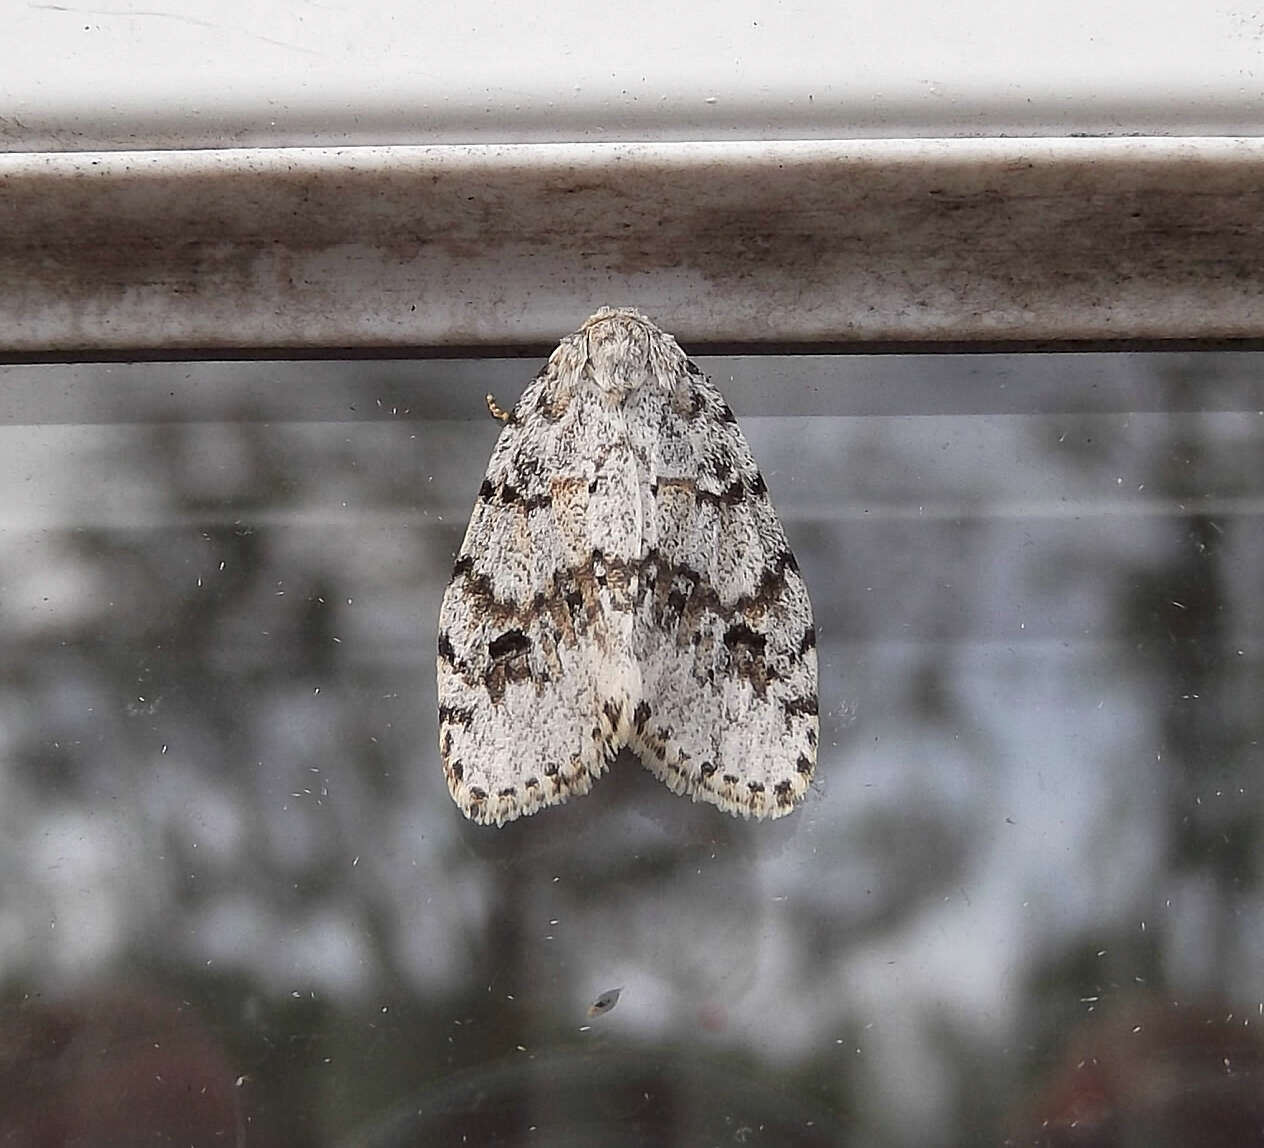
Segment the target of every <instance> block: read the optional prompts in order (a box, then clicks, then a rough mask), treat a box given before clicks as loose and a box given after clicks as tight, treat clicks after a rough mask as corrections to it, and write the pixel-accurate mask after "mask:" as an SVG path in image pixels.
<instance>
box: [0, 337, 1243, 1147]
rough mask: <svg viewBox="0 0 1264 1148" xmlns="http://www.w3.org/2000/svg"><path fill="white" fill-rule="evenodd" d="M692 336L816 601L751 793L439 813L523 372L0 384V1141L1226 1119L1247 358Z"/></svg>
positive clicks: (710, 1134)
mask: <svg viewBox="0 0 1264 1148" xmlns="http://www.w3.org/2000/svg"><path fill="white" fill-rule="evenodd" d="M699 363H700V365H701V366H702V367H703V368H704V369H705V370H707V371H708V372H709V373H710V374H711V375H712V377H713V379H714V380H715V381H716V382H717V383H718V384H719V386H720V387H721V389H722V390H723V391H724V392H725V394H726V396H727V397H728V399H729V401H730V402H731V404H732V406H733V407H734V408H735V410H736V411H737V413H738V416H739V418H740V420H741V422H742V425H743V427H744V429H745V431H746V434H747V437H748V439H749V440H750V443H751V445H752V448H753V449H754V452H755V456H756V458H757V459H758V460H759V462H760V464H761V466H762V468H763V472H764V475H765V477H766V479H767V482H768V486H769V489H770V492H771V494H772V497H773V500H774V502H775V504H776V506H777V507H778V509H779V511H780V513H781V516H782V519H783V521H784V523H785V525H786V529H787V532H788V534H789V536H790V540H791V543H792V545H793V546H794V549H795V552H796V554H797V556H798V560H799V564H800V567H801V569H802V571H803V574H804V577H805V579H806V582H807V585H808V587H809V590H810V592H811V595H812V598H813V603H814V608H815V612H816V624H817V631H818V643H819V645H818V649H819V655H820V666H821V734H820V744H821V752H820V763H819V767H818V770H817V775H816V779H815V781H814V782H813V788H812V792H810V793H809V795H808V797H807V799H806V801H805V803H804V804H803V806H802V807H800V808H799V809H798V810H797V811H795V812H794V813H793V814H792V815H790V816H788V817H785V818H783V819H781V820H778V821H776V822H770V823H758V824H756V823H746V822H742V821H740V820H736V819H733V818H731V817H728V816H726V815H725V814H723V813H721V812H719V811H718V810H716V809H715V808H714V807H712V806H709V805H701V804H698V805H695V804H692V803H690V802H688V801H687V800H684V799H682V798H679V797H676V796H673V795H672V794H671V793H670V792H668V790H667V789H666V788H665V787H664V786H662V785H661V784H659V783H658V782H657V781H655V780H654V778H653V777H651V776H650V774H648V773H647V772H645V771H644V770H642V769H641V768H640V767H639V765H637V764H636V763H635V762H634V761H633V760H632V759H630V758H627V757H621V758H619V759H618V760H617V761H616V763H615V764H614V766H613V769H612V771H611V773H610V774H608V775H607V776H606V777H604V778H603V779H601V780H600V781H599V782H598V783H597V784H596V785H595V787H594V789H593V792H592V793H591V794H589V795H588V796H586V797H582V798H579V799H576V800H573V801H571V802H570V803H569V804H567V805H565V806H562V807H558V808H552V809H546V810H544V811H542V812H540V813H539V814H537V815H535V816H532V817H528V818H523V819H521V820H519V821H516V822H514V823H512V824H509V825H507V826H505V827H503V828H501V829H495V828H484V827H479V826H476V825H473V824H471V823H469V822H467V821H466V820H465V819H464V818H463V817H462V816H461V814H460V812H459V811H458V810H457V808H456V807H455V806H454V805H453V804H452V802H451V800H450V799H449V797H448V794H447V791H446V787H445V783H444V779H443V774H442V770H441V768H440V764H439V756H438V749H437V746H436V717H435V686H434V675H435V667H434V649H435V619H436V614H437V610H438V605H439V599H440V596H441V594H442V591H443V587H444V585H445V583H446V580H447V577H448V575H449V572H450V570H451V566H452V559H453V555H454V553H455V551H456V548H457V547H458V546H459V544H460V541H461V538H462V535H463V532H464V528H465V524H466V522H467V520H468V516H469V513H470V508H471V506H472V504H473V501H474V496H475V493H476V491H477V489H478V486H479V483H480V481H481V478H482V472H483V468H484V466H485V465H486V461H487V457H488V454H489V453H490V450H491V447H492V444H493V442H494V441H495V438H496V435H497V433H498V429H499V428H498V425H497V424H496V423H495V422H494V421H492V420H491V419H490V418H488V417H487V413H486V409H485V407H484V403H483V395H484V393H485V392H487V391H491V392H493V393H494V394H495V396H496V397H497V399H498V400H499V401H500V403H501V405H502V406H508V405H509V403H511V402H512V401H513V400H514V399H515V398H516V397H517V394H518V392H519V391H520V390H521V388H522V386H523V385H524V383H525V382H526V381H527V380H528V379H529V378H530V377H531V375H532V374H533V373H534V371H535V369H536V364H529V363H526V362H522V361H512V360H496V361H487V362H468V361H462V362H447V361H431V362H422V363H402V362H390V363H383V362H357V363H298V364H294V363H207V364H147V365H138V366H132V365H127V366H123V365H114V366H104V365H93V366H75V367H69V366H30V367H10V368H5V369H3V371H0V482H2V483H3V486H2V489H3V492H4V497H3V499H0V650H2V651H3V652H4V653H3V657H0V872H3V873H4V882H3V886H2V888H3V895H2V896H0V994H2V995H0V1141H3V1142H5V1143H9V1142H12V1143H15V1144H17V1143H29V1144H45V1143H48V1144H52V1143H83V1144H118V1143H125V1142H127V1143H140V1142H146V1143H148V1142H154V1143H157V1142H162V1143H173V1144H174V1143H179V1144H194V1145H202V1144H206V1145H223V1144H238V1145H312V1146H318V1145H320V1146H323V1145H342V1144H357V1145H373V1146H376V1145H403V1144H414V1143H415V1144H427V1145H431V1144H433V1145H447V1144H453V1145H455V1144H519V1143H521V1144H595V1143H601V1144H604V1145H613V1146H621V1145H654V1144H682V1145H684V1144H689V1145H693V1144H742V1143H751V1144H755V1143H764V1144H775V1145H839V1144H857V1145H861V1144H865V1145H867V1144H875V1143H880V1144H885V1145H892V1146H903V1145H908V1146H910V1148H912V1146H914V1145H918V1146H920V1145H926V1144H944V1145H954V1144H962V1145H964V1144H976V1143H987V1144H1002V1143H1012V1144H1016V1145H1064V1144H1065V1145H1072V1144H1074V1145H1077V1146H1082V1145H1114V1144H1135V1143H1143V1142H1144V1143H1147V1144H1157V1145H1167V1144H1171V1145H1178V1144H1179V1145H1185V1144H1194V1143H1197V1144H1212V1145H1220V1144H1224V1145H1239V1144H1244V1143H1248V1142H1252V1141H1253V1140H1254V1138H1255V1137H1256V1136H1257V1135H1258V1129H1259V1127H1260V1125H1261V1122H1264V1099H1261V1094H1260V1090H1259V1088H1258V1084H1257V1073H1258V1070H1259V1065H1260V1062H1261V1050H1262V1049H1264V1045H1261V1039H1260V1038H1261V1035H1262V1034H1264V982H1262V980H1261V971H1260V965H1259V960H1258V953H1259V949H1260V944H1261V940H1262V933H1261V929H1262V926H1261V921H1262V920H1264V917H1262V916H1261V899H1260V898H1261V890H1260V888H1259V874H1260V872H1261V862H1262V861H1264V857H1262V856H1261V852H1262V849H1264V841H1262V839H1261V834H1260V826H1261V814H1260V812H1259V809H1260V806H1259V801H1260V795H1259V794H1257V792H1256V787H1257V785H1258V776H1259V772H1260V752H1261V751H1260V742H1261V739H1262V738H1264V717H1262V716H1261V715H1262V713H1264V711H1262V709H1261V706H1260V704H1259V698H1260V695H1261V672H1260V669H1261V641H1262V639H1264V614H1262V612H1261V606H1260V601H1261V594H1260V573H1259V572H1260V569H1261V566H1262V564H1264V531H1262V530H1261V527H1260V521H1259V519H1260V511H1261V507H1262V506H1264V358H1261V357H1260V356H1259V355H1257V354H1253V353H1223V354H1212V353H1206V354H1166V353H1165V354H1158V353H1156V354H1140V353H1138V354H1119V355H1105V354H1101V355H1098V354H1092V355H1089V354H1080V355H1075V354H1059V355H997V356H982V355H980V356H965V355H960V356H935V355H925V356H908V357H902V356H890V357H869V356H849V357H832V356H819V357H815V356H813V357H786V358H782V357H746V358H723V359H722V358H701V359H699Z"/></svg>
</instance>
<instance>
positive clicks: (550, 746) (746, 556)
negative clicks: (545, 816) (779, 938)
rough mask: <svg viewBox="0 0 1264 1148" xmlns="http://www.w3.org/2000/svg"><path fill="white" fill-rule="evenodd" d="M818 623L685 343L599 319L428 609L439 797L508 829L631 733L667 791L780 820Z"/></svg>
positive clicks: (617, 316)
mask: <svg viewBox="0 0 1264 1148" xmlns="http://www.w3.org/2000/svg"><path fill="white" fill-rule="evenodd" d="M816 689H817V687H816V632H815V630H814V629H813V625H812V609H811V605H810V603H809V601H808V595H807V590H806V588H805V587H804V584H803V580H802V578H801V577H800V576H799V569H798V566H797V565H796V563H795V560H794V556H793V555H792V554H791V553H790V548H789V547H788V546H787V544H786V537H785V533H784V531H783V530H782V528H781V523H780V522H779V521H778V519H777V515H776V513H775V511H774V510H773V508H772V504H771V502H770V501H769V498H768V490H767V487H766V486H765V485H764V480H763V478H762V477H761V475H760V473H759V469H758V468H757V467H756V465H755V462H754V459H753V458H752V457H751V452H750V448H749V446H748V445H747V443H746V440H745V438H744V437H743V436H742V432H741V430H740V429H739V428H738V426H737V422H736V420H735V419H734V417H733V412H732V410H730V409H729V406H728V404H727V403H726V402H725V401H724V399H723V397H722V396H721V395H720V393H719V391H718V390H716V388H715V387H714V386H712V385H711V383H710V382H709V381H708V380H707V379H706V377H705V376H704V375H703V374H702V372H701V371H699V370H698V368H697V367H696V366H694V364H692V363H691V362H689V361H688V360H687V359H686V358H685V355H684V353H683V352H682V351H681V350H680V348H679V347H678V346H677V345H676V341H675V340H674V339H673V338H672V337H671V336H670V335H667V334H665V333H664V332H663V331H660V330H659V329H658V328H657V327H656V326H654V324H652V323H651V322H650V321H649V320H648V319H646V318H645V317H644V316H642V315H640V314H638V313H637V312H635V311H631V310H609V309H606V310H602V311H599V312H597V314H595V315H593V316H592V317H591V318H590V319H589V320H588V321H587V322H586V323H585V324H584V325H583V327H581V328H580V329H579V331H577V332H576V333H575V334H574V335H571V336H569V337H568V338H566V339H564V340H563V341H562V343H561V344H560V345H559V346H558V348H557V350H555V351H554V352H553V355H552V356H551V357H550V359H549V362H548V364H547V366H546V367H545V369H544V370H543V371H542V372H541V373H540V375H539V376H537V378H536V380H535V381H534V382H533V383H532V384H531V385H530V386H528V387H527V389H526V390H525V391H524V392H523V395H522V398H521V399H520V400H519V401H518V404H517V406H515V408H514V410H513V412H512V414H511V415H510V416H509V417H508V420H507V422H506V426H505V429H504V430H503V432H502V433H501V437H500V440H499V442H498V443H497V444H496V448H495V450H494V452H493V454H492V459H491V463H490V465H489V467H488V470H487V477H486V479H485V480H484V482H483V485H482V488H481V489H480V491H479V495H478V501H477V504H476V506H475V508H474V513H473V516H472V517H471V520H470V525H469V529H468V531H467V532H466V536H465V541H464V542H463V544H462V546H461V552H460V555H459V556H458V558H457V561H456V565H455V568H454V570H453V574H452V582H451V584H450V585H449V586H448V589H447V592H446V593H445V595H444V598H443V605H442V608H441V609H440V614H439V742H440V749H441V752H442V755H443V763H444V771H445V773H446V776H447V781H448V788H449V789H450V790H451V793H452V796H453V798H454V799H455V800H456V802H457V804H458V805H459V806H460V807H461V809H462V810H464V812H465V813H466V814H467V815H468V816H470V817H471V818H473V819H474V820H475V821H479V822H483V823H494V824H496V825H500V824H502V823H504V822H505V821H509V820H512V819H513V818H515V817H518V816H521V815H522V814H527V813H532V812H534V811H535V810H537V809H539V808H541V807H543V806H545V805H550V804H553V803H555V802H559V801H564V800H566V798H567V797H568V796H569V795H570V794H572V793H585V792H587V790H588V789H589V787H590V786H591V784H592V781H593V779H594V778H596V777H598V776H599V775H600V774H601V773H603V772H604V771H605V768H606V764H607V762H608V760H609V758H610V757H612V756H613V755H614V754H615V753H616V752H617V751H618V749H619V748H620V747H621V746H623V745H625V744H626V745H630V746H631V748H632V749H634V750H635V751H636V752H637V753H638V754H639V755H640V757H641V759H642V760H643V761H644V762H645V764H646V765H647V766H648V767H649V768H650V769H651V770H652V771H653V772H654V773H655V774H656V775H657V776H659V777H661V778H662V779H663V780H664V781H665V782H666V783H667V784H668V785H669V786H670V787H671V788H672V789H673V790H675V791H676V792H678V793H687V794H689V795H690V796H692V797H693V798H694V799H695V800H702V801H709V802H712V803H713V804H715V805H717V806H719V807H720V808H721V809H724V810H726V811H727V812H730V813H734V814H738V815H741V816H743V817H777V816H780V815H781V814H783V813H787V812H789V811H790V810H791V809H792V808H793V807H794V805H795V803H796V802H797V801H798V800H799V799H801V798H802V797H803V795H804V793H805V792H806V790H807V786H808V782H809V781H810V780H811V777H812V772H813V769H814V767H815V764H816V743H817V692H816Z"/></svg>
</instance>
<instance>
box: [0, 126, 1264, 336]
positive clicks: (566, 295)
mask: <svg viewBox="0 0 1264 1148" xmlns="http://www.w3.org/2000/svg"><path fill="white" fill-rule="evenodd" d="M0 188H2V189H3V194H0V357H8V358H14V357H17V358H22V357H28V356H34V355H38V356H53V357H56V356H67V357H74V358H91V357H93V356H94V355H98V354H99V355H101V356H104V357H118V356H123V355H129V354H136V355H141V356H146V357H152V356H159V357H160V356H162V355H164V354H172V355H179V356H181V357H184V356H185V355H187V354H188V353H189V352H191V351H195V352H197V353H199V354H202V355H205V356H207V357H214V356H215V354H216V353H217V352H219V353H224V354H234V355H236V354H249V353H261V354H262V353H270V354H286V353H295V354H320V353H322V352H329V353H334V352H337V353H347V352H351V353H375V352H381V353H388V354H401V353H408V352H410V351H412V350H421V351H424V352H425V353H430V354H434V353H443V352H444V351H445V349H452V350H453V351H454V352H455V350H457V349H460V350H461V351H463V352H467V353H469V352H479V351H484V350H485V351H489V352H490V351H493V350H494V349H496V348H504V347H506V346H515V347H532V348H538V347H543V346H547V345H551V344H552V343H553V342H554V341H555V340H556V338H557V337H558V335H559V334H561V333H563V332H565V331H568V330H571V329H573V328H574V327H575V326H576V325H577V323H578V322H580V321H581V320H582V319H583V317H584V316H585V315H587V314H588V313H589V312H591V311H592V310H594V309H595V308H596V307H597V306H600V305H602V304H605V303H612V304H634V305H637V306H639V307H641V308H642V309H643V310H645V311H647V312H648V313H650V314H651V315H653V316H655V317H656V318H658V319H660V320H661V321H662V322H663V323H664V324H666V325H667V327H668V328H669V329H670V330H672V331H673V332H674V333H675V334H676V335H677V336H678V337H679V338H680V339H681V340H682V341H684V342H686V344H687V345H701V344H705V345H709V346H721V345H729V346H743V347H759V346H768V345H776V346H778V347H780V348H791V349H792V348H793V347H795V346H811V347H814V348H826V347H832V348H839V349H853V350H859V349H866V348H871V347H875V346H886V347H889V346H907V345H915V346H922V347H926V346H929V347H932V348H933V347H935V346H951V347H953V348H954V349H960V348H962V347H970V346H987V345H995V344H998V343H1003V344H1007V345H1015V344H1017V345H1022V344H1041V343H1045V344H1048V343H1074V342H1091V343H1094V344H1104V345H1110V344H1112V343H1114V342H1128V343H1133V344H1135V343H1137V342H1139V341H1140V342H1144V341H1147V340H1152V341H1156V342H1171V341H1197V340H1216V341H1223V340H1252V339H1259V338H1261V337H1264V306H1261V302H1262V299H1264V258H1262V256H1264V139H1255V138H1235V139H1229V138H1221V137H1215V138H1180V139H1171V138H1129V139H1098V138H1093V139H1082V138H1071V139H1043V138H1042V139H937V140H923V139H916V140H850V141H827V142H821V141H799V142H790V143H786V142H768V143H660V144H572V145H562V144H521V145H501V146H467V147H448V146H443V147H383V148H300V149H262V150H255V149H239V150H223V151H214V150H203V151H183V152H180V151H175V152H173V151H159V152H100V153H47V152H44V153H23V154H12V153H10V154H3V155H0Z"/></svg>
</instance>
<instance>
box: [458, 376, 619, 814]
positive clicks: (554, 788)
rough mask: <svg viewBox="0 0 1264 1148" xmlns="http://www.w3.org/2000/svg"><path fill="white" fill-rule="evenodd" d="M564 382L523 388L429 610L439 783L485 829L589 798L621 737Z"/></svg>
mask: <svg viewBox="0 0 1264 1148" xmlns="http://www.w3.org/2000/svg"><path fill="white" fill-rule="evenodd" d="M574 383H575V379H574V378H573V377H571V376H568V375H567V374H566V372H564V371H559V370H558V369H557V368H556V366H555V364H553V363H552V362H551V363H550V366H549V367H546V368H545V371H544V372H542V373H541V375H540V376H538V377H537V379H536V380H535V382H533V383H532V384H531V385H530V386H528V387H527V389H526V390H525V391H524V392H523V395H522V398H521V399H520V400H519V402H518V404H517V406H516V407H515V408H514V411H513V413H512V415H511V416H510V418H509V420H508V422H507V424H506V426H505V429H504V430H503V431H502V432H501V436H500V439H499V440H498V442H497V444H496V447H495V450H494V451H493V452H492V458H491V462H490V464H489V465H488V469H487V477H486V478H485V480H484V481H483V484H482V486H481V488H480V490H479V494H478V500H477V502H476V504H475V507H474V511H473V514H472V516H471V518H470V524H469V529H468V530H467V532H466V535H465V541H464V542H463V543H462V546H461V550H460V554H459V556H458V557H457V561H456V565H455V567H454V569H453V574H452V581H451V583H450V584H449V585H448V588H447V591H446V592H445V594H444V596H443V605H442V606H441V608H440V611H439V636H438V647H439V649H438V655H439V656H438V684H439V748H440V752H441V754H442V757H443V768H444V773H445V775H446V777H447V782H448V789H449V790H450V792H451V793H452V797H453V800H454V801H455V802H456V803H457V805H459V806H460V807H461V809H462V810H463V811H464V813H465V814H466V816H468V817H470V818H472V819H473V820H475V821H478V822H482V823H484V824H487V823H493V824H496V825H501V824H503V823H504V822H506V821H511V820H513V819H514V818H516V817H520V816H523V815H525V814H528V813H534V812H535V811H536V810H537V809H540V808H542V807H544V806H546V805H553V804H556V803H557V802H561V801H565V800H566V799H567V798H568V797H569V796H570V795H571V794H573V793H576V794H578V793H586V792H588V789H589V787H590V786H591V784H592V782H593V779H594V778H596V777H599V776H600V775H601V774H602V773H603V772H604V771H605V769H606V764H607V760H608V758H609V757H610V756H612V755H613V753H614V752H615V751H616V750H617V748H618V745H619V744H622V740H623V731H624V730H626V725H627V722H626V718H625V717H624V713H623V710H622V709H621V708H619V707H617V706H616V707H612V706H609V705H606V704H605V703H606V702H607V701H608V700H609V698H610V697H611V696H612V695H613V694H616V693H617V692H618V689H619V687H620V683H618V682H612V681H611V680H610V679H611V676H612V674H613V673H615V670H614V669H613V668H612V665H611V659H610V658H609V657H608V656H603V650H605V649H607V648H608V642H607V640H606V635H605V629H606V618H605V615H604V613H603V608H602V603H601V601H600V591H599V588H598V587H597V585H596V583H595V579H594V574H593V566H592V541H591V539H588V538H586V534H587V533H588V531H589V524H588V523H589V517H590V515H591V513H592V511H591V508H590V506H589V491H588V481H589V480H588V478H587V477H585V476H584V474H583V467H584V461H583V451H582V450H581V449H579V448H578V446H577V443H578V442H580V441H582V439H583V431H584V425H585V424H584V421H583V416H584V412H583V410H582V407H583V403H582V402H580V401H578V400H577V399H576V396H575V394H574V393H573V392H574V386H573V384H574ZM577 422H578V425H577ZM620 727H622V729H621V728H620Z"/></svg>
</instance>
